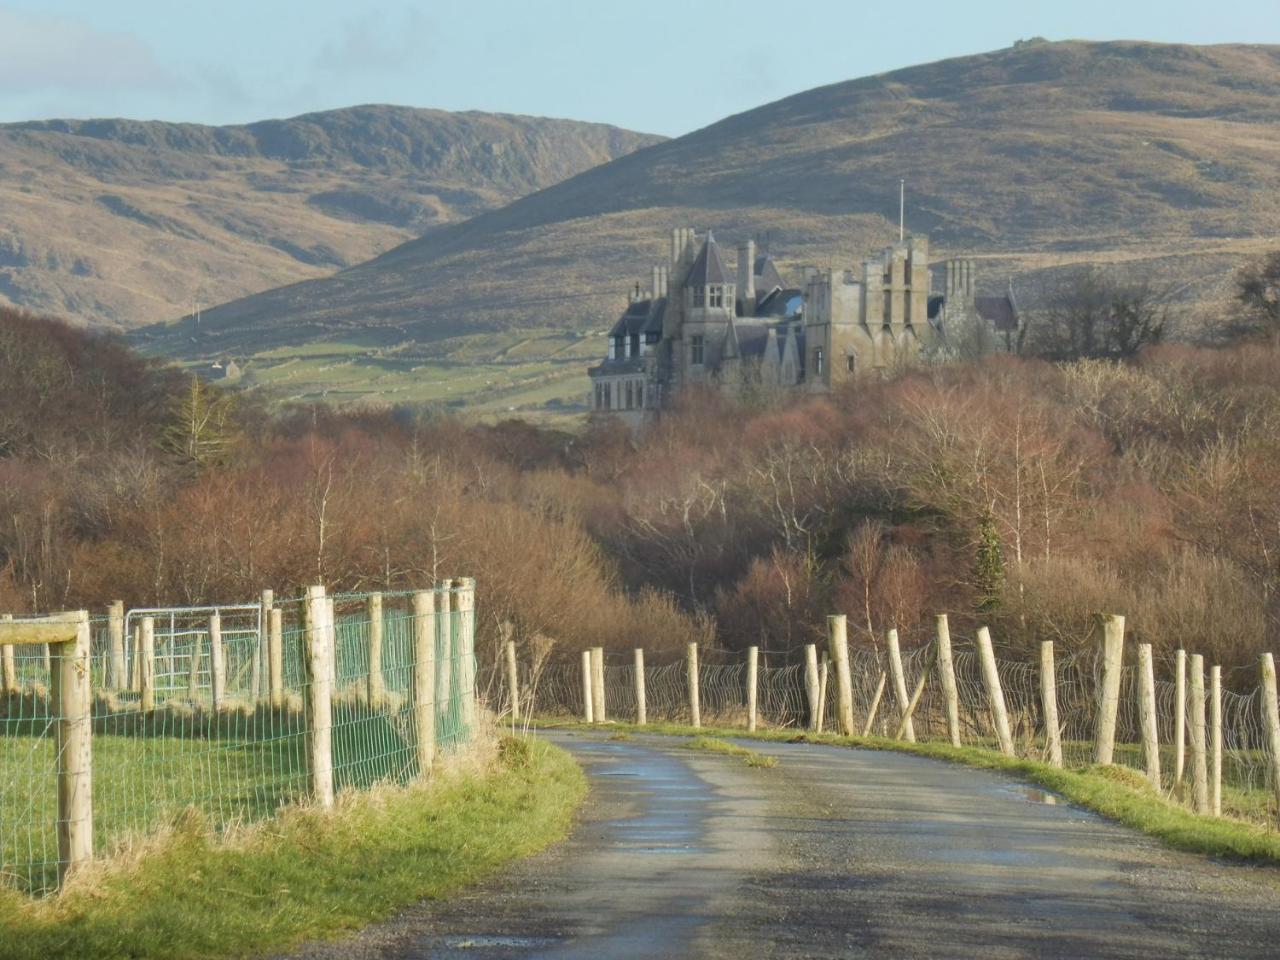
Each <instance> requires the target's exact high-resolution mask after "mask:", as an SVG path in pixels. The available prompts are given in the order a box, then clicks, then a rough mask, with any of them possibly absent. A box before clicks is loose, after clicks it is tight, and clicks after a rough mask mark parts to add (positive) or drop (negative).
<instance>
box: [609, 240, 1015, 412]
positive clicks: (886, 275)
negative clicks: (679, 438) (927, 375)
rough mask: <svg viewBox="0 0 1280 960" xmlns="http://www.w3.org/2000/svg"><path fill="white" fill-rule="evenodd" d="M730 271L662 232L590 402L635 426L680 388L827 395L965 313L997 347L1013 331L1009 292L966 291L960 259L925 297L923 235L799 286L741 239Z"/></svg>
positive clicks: (818, 273)
mask: <svg viewBox="0 0 1280 960" xmlns="http://www.w3.org/2000/svg"><path fill="white" fill-rule="evenodd" d="M734 267H735V269H734V271H733V272H730V270H729V268H728V267H727V266H726V265H725V259H724V254H723V252H722V250H721V247H720V244H719V243H717V242H716V239H715V237H714V236H713V235H712V234H711V232H710V231H708V232H707V234H706V235H705V236H702V237H700V236H698V235H697V234H696V233H695V232H694V231H693V230H692V229H688V228H683V227H681V228H677V229H675V230H674V231H672V234H671V257H670V260H669V262H667V263H664V264H659V265H656V266H654V267H653V268H652V272H651V280H650V285H649V289H648V290H647V291H642V290H641V289H640V286H639V285H638V284H637V285H636V287H635V288H634V290H633V292H632V293H631V295H630V298H629V302H628V304H627V308H626V310H624V311H623V313H622V316H621V317H620V318H619V319H618V322H617V323H616V324H615V325H614V326H613V329H612V330H611V331H610V332H609V355H608V357H607V358H606V359H605V360H604V361H603V362H602V363H600V364H599V365H597V366H594V367H592V368H591V369H590V370H589V371H588V373H589V374H590V377H591V396H590V400H591V409H592V410H594V411H601V412H605V411H607V412H610V413H613V414H617V415H619V416H621V417H622V418H623V419H625V420H627V421H629V422H630V423H631V424H632V425H639V424H640V423H641V422H643V421H644V420H646V419H648V418H650V417H652V416H653V415H655V414H656V412H657V411H658V410H660V409H662V407H663V406H664V405H666V404H668V403H669V402H670V400H671V398H672V397H673V396H674V395H675V394H676V393H677V392H678V391H679V390H680V389H681V388H682V387H684V386H686V385H688V384H707V385H713V386H716V387H717V388H719V389H727V390H739V391H740V390H744V389H751V388H753V387H756V388H758V387H772V388H784V389H793V390H807V391H827V390H831V389H832V388H833V387H837V386H839V385H840V384H843V383H846V382H848V381H850V380H852V379H853V378H854V377H856V376H860V375H863V374H865V373H867V372H869V371H876V372H880V373H884V372H887V371H888V370H890V369H892V368H893V367H894V366H895V365H896V364H899V363H903V362H910V361H911V360H913V359H915V358H916V357H918V356H919V354H920V352H921V350H923V349H925V348H927V347H928V346H929V345H931V344H937V343H939V342H940V341H944V340H945V338H946V333H947V330H948V329H949V328H950V329H958V328H959V327H960V325H961V324H962V323H964V322H966V321H968V322H976V323H979V324H981V325H983V326H986V327H988V328H989V329H990V330H991V331H992V332H994V333H995V334H997V335H1003V336H1004V337H1005V338H1006V343H1007V342H1008V338H1009V337H1010V336H1011V334H1012V332H1013V331H1016V329H1017V327H1018V317H1017V311H1016V309H1015V306H1014V304H1013V301H1012V298H1011V297H1006V296H1001V297H978V296H975V293H974V271H973V261H972V260H964V259H959V260H949V261H946V263H945V267H944V269H942V270H941V274H942V279H943V283H942V291H941V292H940V293H938V294H936V295H935V294H934V292H933V271H932V270H931V269H930V264H929V242H928V240H927V239H926V238H923V237H912V238H908V239H907V240H905V241H903V242H899V243H897V244H894V245H893V246H891V247H888V248H887V249H885V251H884V253H883V254H882V255H881V256H880V257H878V258H872V259H867V260H864V261H863V262H862V263H861V264H860V265H859V268H858V269H856V270H842V271H833V270H820V269H815V268H812V267H808V268H805V270H804V275H803V278H802V280H801V283H800V284H799V285H789V284H788V283H787V282H786V281H785V280H784V279H783V277H782V275H781V274H780V273H779V271H778V267H777V265H776V264H775V263H774V260H773V258H772V257H771V256H770V255H769V254H767V253H758V252H757V251H756V247H755V243H754V242H753V241H751V240H748V241H746V242H744V243H739V244H738V247H737V259H736V261H735V263H734Z"/></svg>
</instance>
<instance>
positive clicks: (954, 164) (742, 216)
mask: <svg viewBox="0 0 1280 960" xmlns="http://www.w3.org/2000/svg"><path fill="white" fill-rule="evenodd" d="M697 82H698V81H697V80H696V78H694V79H691V81H690V83H691V87H692V88H696V84H697ZM695 94H696V89H691V90H690V95H695ZM899 177H905V178H906V179H907V181H908V218H907V219H908V227H909V229H911V230H913V231H916V232H927V233H928V234H930V236H931V237H932V240H933V243H934V248H935V250H938V251H939V252H945V253H962V252H963V253H966V254H969V255H974V256H977V257H978V258H980V259H981V260H982V261H983V263H982V264H981V270H982V277H981V282H983V283H985V284H986V285H997V286H1003V284H1004V283H1005V282H1006V280H1007V278H1008V277H1010V276H1013V275H1016V276H1019V277H1020V278H1021V279H1020V280H1019V283H1020V285H1026V284H1030V283H1032V282H1033V281H1034V278H1035V276H1036V275H1037V274H1038V273H1040V272H1041V271H1044V270H1048V269H1052V268H1054V267H1055V266H1058V265H1061V264H1065V263H1072V262H1078V261H1082V260H1088V261H1119V262H1129V263H1132V264H1134V265H1135V267H1139V268H1141V269H1144V270H1151V271H1155V272H1157V273H1161V274H1164V275H1166V276H1171V277H1177V278H1179V280H1180V281H1181V282H1183V283H1184V289H1185V291H1186V293H1187V295H1188V296H1190V297H1194V298H1198V299H1208V300H1212V299H1214V298H1215V297H1216V296H1217V295H1218V294H1219V292H1220V288H1219V284H1220V283H1221V279H1222V277H1223V276H1225V273H1226V272H1227V271H1228V270H1229V268H1230V267H1231V266H1232V265H1233V264H1234V263H1235V262H1237V260H1238V259H1239V258H1240V257H1241V256H1243V255H1246V254H1251V253H1254V252H1257V251H1258V250H1260V249H1264V248H1266V247H1267V246H1268V245H1270V244H1273V243H1274V242H1275V238H1276V237H1277V235H1280V48H1278V47H1264V46H1215V47H1191V46H1179V45H1165V44H1152V43H1138V42H1109V43H1094V42H1082V41H1066V42H1061V43H1031V44H1025V45H1022V44H1020V45H1018V46H1015V47H1014V48H1010V49H1005V50H999V51H995V52H992V53H987V54H982V55H978V56H970V57H962V58H958V59H952V60H946V61H942V62H938V63H932V64H927V65H923V66H916V67H910V68H907V69H903V70H898V71H895V72H892V73H887V74H882V75H879V76H874V77H867V78H863V79H860V80H853V81H849V82H845V83H838V84H834V85H832V86H828V87H822V88H819V89H815V90H810V91H807V92H805V93H801V94H798V95H795V96H792V97H788V98H786V99H784V100H780V101H777V102H775V103H771V104H768V105H765V106H762V107H759V108H757V109H754V110H751V111H748V112H746V113H742V114H739V115H736V116H732V117H729V118H727V119H725V120H722V121H720V122H718V123H716V124H713V125H711V126H709V127H706V128H704V129H702V130H699V131H696V132H694V133H691V134H688V135H686V136H683V137H679V138H677V139H675V140H670V141H667V142H664V143H661V144H658V145H655V146H652V147H650V148H648V149H645V150H641V151H638V152H636V153H632V154H629V155H628V156H625V157H622V158H619V159H617V160H615V161H613V162H611V163H608V164H605V165H603V166H600V167H596V168H593V169H591V170H588V171H586V172H584V173H581V174H579V175H577V176H576V177H573V178H571V179H569V180H566V181H565V182H563V183H560V184H557V185H556V186H554V187H550V188H548V189H546V190H543V191H541V192H539V193H536V194H533V195H531V196H528V197H525V198H524V199H522V200H519V201H517V202H515V203H512V204H510V205H508V206H506V207H503V208H502V209H500V210H495V211H492V212H490V213H486V214H483V215H480V216H477V217H474V218H472V219H470V220H467V221H465V222H462V223H459V224H455V225H451V226H449V227H445V228H443V229H441V230H437V231H433V232H432V233H430V234H427V235H426V236H424V237H422V238H420V239H417V240H414V241H411V242H409V243H406V244H403V245H401V246H399V247H396V248H395V249H394V250H390V251H388V252H387V253H385V254H383V255H382V256H380V257H378V258H376V259H374V260H372V261H370V262H368V263H364V264H360V265H359V266H357V267H353V268H351V269H348V270H344V271H342V272H339V273H337V274H336V275H334V276H332V277H329V278H325V279H322V280H314V281H309V282H306V283H300V284H294V285H291V286H287V287H283V288H280V289H276V290H271V291H268V292H266V293H263V294H259V295H256V296H252V297H248V298H245V299H242V300H239V301H236V302H233V303H229V304H225V305H223V306H221V307H219V308H217V309H215V310H212V311H210V312H209V313H208V314H206V316H205V318H204V321H203V323H202V327H201V330H200V331H199V336H198V337H196V336H193V335H194V331H193V330H192V329H190V325H189V324H183V325H178V326H174V327H167V328H153V329H151V330H148V331H146V335H145V336H144V337H143V338H141V339H140V340H139V341H138V342H139V343H142V344H144V345H145V346H146V347H147V348H148V349H151V350H158V351H161V352H165V353H168V354H170V355H174V356H179V357H188V358H195V357H200V356H208V355H213V354H216V353H219V352H222V353H239V354H244V355H253V354H255V353H257V352H258V351H263V350H275V351H287V350H294V349H296V348H297V347H298V346H299V345H300V344H307V345H308V347H307V349H308V350H312V351H315V352H317V353H322V354H323V353H326V352H327V351H329V350H330V347H336V348H337V353H334V354H332V355H330V356H329V357H328V359H329V360H336V361H337V362H340V363H341V364H343V365H346V366H347V367H348V368H351V366H352V364H356V365H357V366H359V365H360V364H364V368H363V372H362V373H361V374H360V375H356V373H354V372H352V373H350V375H349V376H347V375H344V376H343V377H339V378H338V379H339V380H341V381H342V385H341V387H340V389H341V390H347V391H349V394H350V395H356V396H358V395H361V394H362V391H363V392H364V393H367V392H369V390H368V389H365V388H363V387H361V386H360V381H361V377H362V376H363V377H365V378H366V379H368V378H374V381H375V383H374V386H373V387H372V388H370V389H372V391H373V392H375V393H377V392H379V390H381V388H380V387H378V386H377V385H376V384H377V382H378V378H383V377H384V376H386V375H389V373H388V372H389V371H393V370H394V369H395V368H396V364H400V367H399V368H398V369H399V370H400V372H401V373H405V372H415V371H420V370H422V369H424V367H425V368H428V369H429V367H430V364H431V363H436V362H439V363H450V362H454V358H455V354H456V352H457V351H456V349H455V347H456V345H457V344H458V343H459V341H458V339H457V338H459V337H463V338H466V340H467V342H470V338H472V337H473V336H474V335H476V334H483V335H484V336H500V337H503V338H505V339H504V340H503V342H504V343H506V342H509V341H510V339H511V335H510V334H507V333H504V331H509V330H513V329H517V330H523V329H531V328H546V327H554V328H558V329H559V330H561V331H563V330H566V329H568V330H577V331H580V332H581V331H589V330H599V329H601V328H603V327H604V326H605V325H606V324H608V323H609V322H611V320H612V318H613V317H614V316H615V315H616V312H617V310H618V309H619V308H620V306H621V305H622V304H623V303H624V302H625V300H624V292H625V290H626V289H627V288H628V287H629V286H630V284H631V283H632V282H633V281H634V280H637V279H640V280H643V278H644V277H645V275H646V271H647V267H648V265H649V264H650V263H652V262H657V261H658V260H659V259H660V258H662V257H663V256H664V252H665V250H666V249H667V243H668V241H667V239H666V238H667V237H669V235H670V229H671V227H672V226H675V225H693V226H697V227H699V228H703V229H705V228H706V227H708V226H710V227H713V228H714V229H716V230H717V231H718V232H719V233H720V235H721V238H722V239H725V240H733V239H735V238H737V237H740V236H744V235H750V234H763V233H764V232H765V231H768V232H769V242H770V246H771V248H772V251H773V252H774V254H775V256H778V257H779V258H780V259H781V261H782V263H783V264H784V266H787V265H789V266H790V267H792V268H795V267H797V266H798V265H800V264H802V263H804V262H818V263H827V264H830V263H850V262H851V261H853V259H854V258H856V257H857V258H860V257H861V256H863V255H864V254H866V253H867V252H869V251H872V250H875V249H877V248H878V247H880V246H881V245H883V244H884V243H886V242H888V241H890V240H891V239H893V238H894V237H895V236H896V223H895V221H896V215H897V193H898V190H897V187H898V178H899ZM539 335H541V334H539ZM517 339H518V338H517ZM584 352H590V351H584ZM597 352H598V351H597ZM499 354H500V351H499V350H495V351H493V353H492V356H493V357H498V356H499ZM553 356H554V354H553V353H551V352H547V354H546V358H547V359H550V358H552V357H553ZM575 362H576V361H575ZM271 369H272V368H271V365H270V364H267V365H265V366H264V367H261V368H260V372H269V371H270V370H271ZM327 369H328V371H329V373H333V364H329V366H328V368H327ZM570 369H571V367H570V366H569V365H568V364H566V365H565V367H564V369H563V371H562V373H564V374H565V375H566V376H567V375H568V373H569V371H570ZM576 369H578V370H579V372H580V369H581V368H580V366H578V367H577V368H576ZM304 379H305V378H304ZM315 382H316V381H314V380H313V381H308V383H311V384H313V385H314V383H315ZM583 382H584V381H574V384H575V385H574V386H573V390H577V389H580V388H581V386H582V383H583ZM481 386H482V387H483V386H484V385H481ZM489 386H492V385H489ZM308 389H309V388H308ZM324 389H328V388H327V387H325V388H324ZM388 389H390V388H389V387H388ZM397 389H398V388H397ZM415 389H416V388H413V389H410V390H409V395H416V394H414V392H413V391H414V390H415ZM467 389H469V388H467ZM540 389H541V387H540ZM321 392H323V389H322V390H321ZM464 392H465V390H464ZM570 392H571V391H570ZM305 394H306V391H305V390H304V391H300V392H299V394H298V395H305ZM454 395H455V396H457V394H454ZM475 396H477V397H482V398H483V399H485V400H486V402H488V398H489V394H488V391H487V390H481V391H480V392H478V393H476V394H475Z"/></svg>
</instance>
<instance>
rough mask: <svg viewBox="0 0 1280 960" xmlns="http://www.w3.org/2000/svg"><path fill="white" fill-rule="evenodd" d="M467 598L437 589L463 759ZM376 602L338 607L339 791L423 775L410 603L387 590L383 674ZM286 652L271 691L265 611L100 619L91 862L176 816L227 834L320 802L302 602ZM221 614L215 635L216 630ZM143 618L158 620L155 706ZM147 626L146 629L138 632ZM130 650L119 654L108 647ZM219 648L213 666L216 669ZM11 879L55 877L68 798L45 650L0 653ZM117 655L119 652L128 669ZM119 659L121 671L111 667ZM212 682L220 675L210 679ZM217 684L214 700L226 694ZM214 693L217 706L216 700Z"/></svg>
mask: <svg viewBox="0 0 1280 960" xmlns="http://www.w3.org/2000/svg"><path fill="white" fill-rule="evenodd" d="M460 589H462V588H459V587H456V586H452V585H445V586H441V587H438V588H437V589H436V590H435V591H434V593H435V609H436V610H437V611H441V612H437V613H435V614H433V615H431V618H432V624H431V625H430V626H429V629H433V630H434V657H435V671H434V674H435V689H434V691H433V695H432V698H431V699H432V701H433V703H434V710H435V733H436V745H437V748H438V749H440V750H444V751H448V750H457V749H460V748H462V747H463V746H464V745H466V744H467V743H468V742H469V740H470V737H471V733H472V732H473V731H472V728H471V727H472V724H469V723H468V719H469V718H472V717H474V709H475V694H474V680H475V673H476V670H475V662H474V614H473V613H471V612H470V611H467V610H459V609H458V606H459V604H458V603H457V602H456V600H454V599H453V598H456V596H457V595H458V593H459V592H460ZM370 596H371V595H367V594H345V595H339V596H335V597H332V598H331V601H332V604H333V621H334V628H335V629H334V643H335V651H334V652H335V656H334V671H333V672H334V675H333V676H332V677H331V678H330V679H331V681H332V682H333V688H332V690H333V692H332V716H333V720H332V733H331V736H332V750H333V770H334V787H335V789H336V790H343V789H359V788H365V787H368V786H370V785H372V784H374V783H377V782H385V781H389V782H395V783H404V782H407V781H409V780H411V779H413V778H415V777H417V776H418V773H419V770H418V761H417V757H418V751H417V734H416V728H415V723H414V716H413V700H412V686H413V677H414V670H415V656H414V650H415V643H414V636H415V631H416V629H417V621H416V619H415V617H414V613H413V606H412V594H409V593H402V594H391V593H388V594H383V595H380V596H381V597H382V612H381V617H380V618H379V622H378V623H377V627H380V633H381V648H380V657H379V659H380V668H379V669H377V670H376V671H374V670H371V660H372V659H373V658H374V657H378V654H376V653H374V652H373V643H372V640H373V637H374V635H375V634H376V633H378V632H379V631H378V630H377V629H375V623H374V620H373V619H372V618H371V609H376V608H373V607H371V604H370ZM274 607H275V609H276V611H277V615H278V616H279V625H280V628H281V629H280V644H279V649H280V651H281V657H280V660H281V662H280V664H279V667H280V669H279V679H278V681H277V682H276V684H275V686H274V688H273V686H272V682H271V678H272V664H271V663H270V651H271V644H270V642H269V631H270V624H271V611H270V610H269V609H266V608H265V607H264V606H263V605H262V604H257V605H248V604H240V605H233V606H226V607H220V608H204V609H190V608H172V609H164V610H153V611H144V612H138V615H137V616H134V615H133V613H132V612H131V613H130V614H129V615H128V616H127V617H126V619H125V624H126V627H125V629H124V630H123V631H122V630H120V629H119V624H118V622H117V623H116V624H115V625H114V629H113V623H112V620H111V618H109V617H94V618H93V619H92V620H91V630H92V640H91V646H90V682H91V691H92V706H91V725H92V774H93V776H92V797H93V837H94V850H95V852H96V853H108V852H111V851H114V850H117V849H120V848H122V847H124V846H127V845H128V844H130V843H132V842H134V841H136V840H137V839H139V838H142V837H145V836H147V835H149V834H153V833H154V832H155V831H156V830H157V829H159V828H162V827H164V826H166V825H168V824H172V823H174V822H175V819H176V818H179V817H195V818H197V819H198V820H199V821H200V822H201V823H202V824H203V825H205V826H206V827H208V828H210V829H213V830H215V831H225V830H226V829H227V828H229V827H232V826H235V825H237V824H246V823H251V822H253V821H256V820H260V819H262V818H264V817H267V816H270V815H271V814H272V813H274V812H275V811H277V810H279V809H280V808H281V807H282V806H285V805H287V804H291V803H300V802H303V801H306V800H307V799H308V797H309V779H308V752H307V742H306V741H307V718H306V702H307V696H308V692H309V689H310V685H311V683H310V680H309V679H308V676H307V665H306V651H305V632H306V631H305V624H304V611H303V608H304V603H303V601H300V600H286V601H282V602H277V603H275V604H274ZM214 614H216V615H217V616H218V619H219V620H220V623H214V624H211V616H212V615H214ZM144 618H149V619H150V624H149V625H150V628H151V630H152V638H151V639H152V643H151V651H150V657H149V661H150V667H149V670H150V677H149V680H150V682H149V683H148V684H146V686H149V688H150V694H149V698H150V701H151V702H148V703H145V704H144V702H143V698H144V692H143V686H144V683H143V679H142V673H143V672H144V671H146V670H147V669H148V667H147V662H148V656H147V652H146V651H145V650H144V623H143V622H144ZM135 627H136V629H135ZM113 634H115V636H116V637H117V638H120V637H122V638H123V641H124V642H123V650H121V649H120V646H121V645H120V644H119V643H114V644H113V642H112V641H113ZM215 649H216V650H217V652H218V663H217V665H216V667H215V660H214V656H215ZM0 651H4V657H3V661H2V662H0V666H2V667H3V670H0V883H3V884H5V885H8V886H14V887H17V888H19V889H22V890H25V891H28V892H31V893H43V892H47V891H49V890H51V889H52V888H53V887H54V886H55V885H56V881H57V876H58V869H59V866H60V864H59V853H58V838H57V830H58V794H57V791H58V787H57V770H58V757H57V755H56V752H55V751H56V748H55V743H56V737H55V730H56V727H57V724H58V721H59V719H60V717H59V715H58V713H57V710H56V703H55V699H54V697H52V696H51V678H52V673H51V671H52V670H55V669H57V667H58V665H59V656H58V655H57V654H56V653H53V654H51V652H50V648H49V647H48V646H17V647H13V646H10V647H0ZM121 654H123V656H122V657H121ZM113 657H114V658H116V659H117V661H118V663H120V664H122V666H123V670H121V669H120V668H119V667H118V666H113V662H112V661H113ZM215 673H217V678H216V681H217V682H216V681H215ZM215 687H216V688H217V689H216V691H215ZM215 692H216V693H217V694H218V698H217V702H216V703H215Z"/></svg>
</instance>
